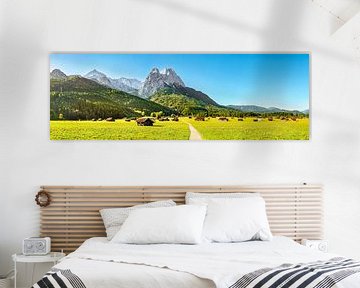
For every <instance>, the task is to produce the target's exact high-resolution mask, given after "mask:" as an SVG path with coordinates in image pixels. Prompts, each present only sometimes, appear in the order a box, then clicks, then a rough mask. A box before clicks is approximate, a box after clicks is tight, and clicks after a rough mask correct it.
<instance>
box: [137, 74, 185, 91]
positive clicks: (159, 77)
mask: <svg viewBox="0 0 360 288" xmlns="http://www.w3.org/2000/svg"><path fill="white" fill-rule="evenodd" d="M167 85H178V86H182V87H185V84H184V82H183V81H182V79H181V78H180V77H179V76H178V75H177V74H176V72H175V70H174V69H172V68H165V69H163V70H161V71H160V70H159V69H158V68H157V67H154V68H153V69H151V71H150V73H149V75H148V76H147V77H146V79H145V81H144V83H143V85H142V86H141V88H140V90H139V95H141V96H142V97H149V96H151V95H153V94H154V93H156V92H157V91H158V90H159V89H161V88H164V87H166V86H167Z"/></svg>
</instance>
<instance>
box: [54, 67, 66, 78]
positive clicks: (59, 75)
mask: <svg viewBox="0 0 360 288" xmlns="http://www.w3.org/2000/svg"><path fill="white" fill-rule="evenodd" d="M66 78H67V75H66V74H65V73H64V72H62V71H61V70H60V69H54V70H52V71H51V72H50V79H66Z"/></svg>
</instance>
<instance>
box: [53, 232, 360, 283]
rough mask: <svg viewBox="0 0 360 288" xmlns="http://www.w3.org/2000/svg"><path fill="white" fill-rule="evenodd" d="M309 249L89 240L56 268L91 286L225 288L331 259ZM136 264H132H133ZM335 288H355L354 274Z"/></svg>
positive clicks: (290, 244) (284, 244) (285, 244)
mask: <svg viewBox="0 0 360 288" xmlns="http://www.w3.org/2000/svg"><path fill="white" fill-rule="evenodd" d="M336 256H337V255H332V254H328V253H322V252H318V251H314V250H311V249H309V248H306V247H304V246H302V245H300V244H297V243H295V242H294V241H292V240H290V239H288V238H286V237H274V239H273V240H272V241H269V242H267V241H264V242H262V241H251V242H244V243H205V244H200V245H170V244H161V245H129V244H112V243H109V242H108V241H107V240H106V239H105V238H91V239H89V240H87V241H86V242H85V243H84V244H83V245H82V246H81V247H79V248H78V250H76V251H75V252H74V253H71V254H70V255H68V256H67V257H66V258H64V260H63V261H61V262H60V263H59V264H58V265H56V268H60V269H70V270H71V271H72V272H73V273H75V274H76V275H78V276H79V277H80V278H81V279H82V280H83V282H84V284H85V285H86V287H87V288H92V287H104V288H105V287H122V288H127V287H140V288H147V287H152V288H156V287H159V288H163V287H173V288H178V287H194V288H198V287H199V288H202V287H208V288H211V287H215V286H214V284H215V285H216V287H219V288H227V287H229V286H230V285H232V284H233V283H234V281H236V280H237V279H238V278H240V277H241V276H242V275H244V274H247V273H249V272H252V271H254V270H257V269H261V268H264V267H276V266H279V265H281V264H284V263H294V264H295V263H306V262H312V261H317V260H328V259H330V258H333V257H336ZM134 264H137V265H134ZM337 285H338V286H336V287H346V288H347V287H349V288H357V287H360V275H359V274H355V275H353V276H351V277H348V278H346V279H344V280H343V281H341V283H339V284H337Z"/></svg>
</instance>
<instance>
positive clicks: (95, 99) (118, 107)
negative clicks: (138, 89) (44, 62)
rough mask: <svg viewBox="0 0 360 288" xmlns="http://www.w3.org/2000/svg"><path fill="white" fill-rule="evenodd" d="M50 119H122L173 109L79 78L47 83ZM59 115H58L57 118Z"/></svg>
mask: <svg viewBox="0 0 360 288" xmlns="http://www.w3.org/2000/svg"><path fill="white" fill-rule="evenodd" d="M50 110H51V114H50V116H51V119H59V118H64V119H68V120H77V119H92V118H107V117H113V118H123V117H137V116H141V115H143V114H145V115H150V114H151V112H154V111H163V113H164V115H171V114H173V113H174V110H172V109H169V108H167V107H164V106H162V105H159V104H157V103H154V102H151V101H148V100H145V99H142V98H139V97H137V96H133V95H130V94H128V93H125V92H122V91H118V90H115V89H111V88H108V87H106V86H104V85H100V84H98V83H97V82H95V81H92V80H89V79H86V78H84V77H80V76H69V77H67V78H66V79H51V80H50ZM60 114H61V116H60Z"/></svg>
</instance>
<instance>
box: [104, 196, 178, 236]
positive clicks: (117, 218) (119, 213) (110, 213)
mask: <svg viewBox="0 0 360 288" xmlns="http://www.w3.org/2000/svg"><path fill="white" fill-rule="evenodd" d="M170 206H176V203H175V202H174V201H172V200H164V201H156V202H150V203H146V204H140V205H135V206H132V207H128V208H109V209H101V210H100V214H101V217H102V219H103V222H104V226H105V229H106V235H107V239H108V240H111V239H112V238H113V237H114V236H115V234H116V233H117V232H119V230H120V228H121V225H122V224H123V223H124V221H125V220H126V218H127V217H128V216H129V213H130V212H131V211H132V210H135V209H139V208H154V207H170Z"/></svg>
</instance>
